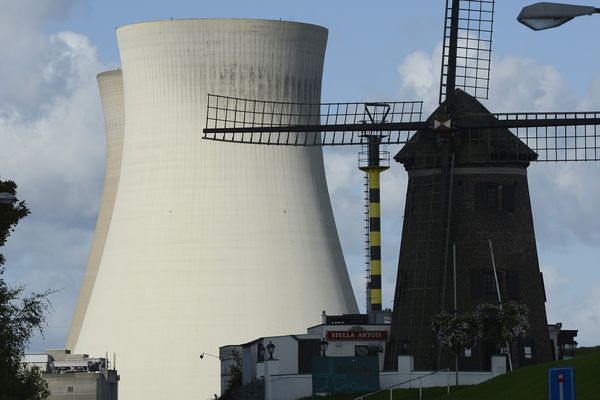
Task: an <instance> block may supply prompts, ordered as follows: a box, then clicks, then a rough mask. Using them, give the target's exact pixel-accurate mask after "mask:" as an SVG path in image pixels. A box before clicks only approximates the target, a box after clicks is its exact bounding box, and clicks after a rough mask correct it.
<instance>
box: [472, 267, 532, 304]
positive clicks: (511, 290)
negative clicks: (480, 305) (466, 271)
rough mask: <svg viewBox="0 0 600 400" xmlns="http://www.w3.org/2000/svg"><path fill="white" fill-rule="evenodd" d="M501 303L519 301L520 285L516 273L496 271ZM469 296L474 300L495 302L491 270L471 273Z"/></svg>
mask: <svg viewBox="0 0 600 400" xmlns="http://www.w3.org/2000/svg"><path fill="white" fill-rule="evenodd" d="M496 274H497V275H498V286H499V287H500V294H501V296H502V301H506V300H509V301H510V300H519V299H520V294H521V292H520V285H519V272H518V271H505V270H496ZM471 296H472V297H473V298H474V299H488V300H497V299H498V291H497V289H496V279H495V278H494V271H492V270H491V269H489V270H488V269H485V270H473V271H471Z"/></svg>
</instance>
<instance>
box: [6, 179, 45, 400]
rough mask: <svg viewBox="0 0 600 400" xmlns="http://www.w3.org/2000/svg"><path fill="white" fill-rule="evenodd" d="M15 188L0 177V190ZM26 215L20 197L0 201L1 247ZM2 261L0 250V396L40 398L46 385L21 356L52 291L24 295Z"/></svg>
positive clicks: (9, 399) (20, 399)
mask: <svg viewBox="0 0 600 400" xmlns="http://www.w3.org/2000/svg"><path fill="white" fill-rule="evenodd" d="M16 190H17V185H16V184H15V182H13V181H0V193H3V192H4V193H12V194H16ZM27 215H29V209H28V208H27V205H26V204H25V202H23V201H21V202H16V203H14V204H0V247H2V246H4V244H5V243H6V240H7V239H8V237H9V236H10V234H11V233H12V232H13V231H14V229H15V226H16V225H17V224H18V223H19V221H20V220H21V219H23V218H25V217H26V216H27ZM4 262H5V259H4V256H3V255H2V254H0V399H3V400H43V399H46V398H47V397H48V396H49V395H50V392H49V391H48V385H47V384H46V381H44V379H43V378H42V376H41V374H40V371H39V370H38V369H36V368H32V369H28V368H26V367H25V366H24V365H23V363H22V358H23V356H24V355H25V350H26V348H27V344H28V343H29V340H30V338H31V336H32V334H33V332H34V331H35V330H39V331H40V332H41V331H42V326H43V324H44V322H45V313H46V311H47V310H48V307H49V305H50V304H49V302H48V296H49V294H50V293H51V292H50V291H48V292H45V293H33V294H31V295H29V296H23V291H24V288H23V287H11V286H9V285H8V284H7V283H6V281H5V280H4V271H5V267H4Z"/></svg>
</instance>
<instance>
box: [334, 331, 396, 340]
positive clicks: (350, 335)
mask: <svg viewBox="0 0 600 400" xmlns="http://www.w3.org/2000/svg"><path fill="white" fill-rule="evenodd" d="M386 337H387V331H361V332H355V331H327V340H328V341H336V340H355V341H360V340H376V341H381V340H385V338H386Z"/></svg>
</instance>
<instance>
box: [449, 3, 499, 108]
mask: <svg viewBox="0 0 600 400" xmlns="http://www.w3.org/2000/svg"><path fill="white" fill-rule="evenodd" d="M493 25H494V0H446V15H445V19H444V38H443V50H442V70H441V78H440V94H439V102H440V104H441V103H442V102H443V101H444V100H445V99H446V97H447V94H449V93H453V91H454V89H455V88H460V89H463V90H464V91H465V92H467V93H469V94H471V95H472V96H474V97H476V98H479V99H487V98H488V93H489V81H490V67H491V65H490V64H491V54H492V32H493Z"/></svg>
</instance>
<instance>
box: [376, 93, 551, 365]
mask: <svg viewBox="0 0 600 400" xmlns="http://www.w3.org/2000/svg"><path fill="white" fill-rule="evenodd" d="M452 106H454V107H455V109H454V110H453V112H454V115H455V117H456V116H457V115H458V116H465V115H479V116H480V117H479V118H482V119H487V120H490V119H492V120H493V119H494V118H495V117H494V116H493V115H492V114H491V113H490V112H489V111H488V110H487V109H486V108H485V107H484V106H483V105H482V104H481V103H479V102H478V101H477V100H476V99H475V98H474V97H472V96H470V95H469V94H467V93H465V92H463V91H461V90H458V89H457V90H456V93H455V94H454V103H453V105H452ZM445 107H446V104H445V103H443V104H442V105H440V107H439V108H438V109H437V110H436V111H434V113H433V114H432V115H431V116H430V117H429V121H433V120H434V119H441V120H443V118H445V117H444V115H445V113H446V109H445ZM448 146H450V147H451V153H452V155H451V156H449V155H448V154H449V151H450V150H449V147H448ZM443 154H446V156H444V157H445V158H444V157H442V155H443ZM536 158H537V154H536V153H535V152H534V151H533V150H531V149H530V148H529V147H527V146H526V145H525V144H524V143H523V142H521V141H520V140H519V139H518V138H517V137H516V136H514V135H513V134H512V133H511V132H510V131H509V130H508V129H505V128H496V129H477V128H461V129H458V130H457V131H456V132H452V133H448V134H447V135H441V136H439V135H438V133H437V132H433V131H431V130H425V131H419V132H417V133H415V135H413V136H412V137H411V139H410V140H409V141H408V143H407V144H406V145H405V146H404V147H403V148H402V149H401V150H400V151H399V152H398V154H397V155H396V156H395V157H394V159H395V160H396V161H397V162H399V163H401V164H402V165H403V166H404V168H405V169H406V171H407V172H408V189H407V194H406V203H405V212H404V220H403V224H404V225H403V230H402V244H401V247H400V258H399V263H398V275H397V282H396V292H395V295H394V314H393V318H392V329H391V334H390V343H389V346H388V350H389V353H388V355H387V356H386V357H387V358H386V368H387V369H394V368H395V363H396V360H397V356H398V355H399V354H401V352H400V347H401V345H402V343H408V352H409V354H410V355H412V356H414V357H415V366H416V367H417V368H419V369H432V370H435V369H440V368H445V367H447V366H450V367H451V366H453V365H454V359H453V357H449V356H446V354H447V352H446V351H445V350H444V349H443V348H442V347H441V345H440V343H439V342H438V341H437V340H436V334H435V332H433V330H432V329H431V321H432V317H433V316H434V315H435V314H436V313H439V312H441V311H446V312H450V313H452V312H454V301H455V300H454V299H456V305H457V311H458V312H459V313H465V312H473V311H475V308H476V307H477V305H478V304H482V303H494V304H497V303H498V296H499V295H500V296H501V299H502V301H503V302H509V301H515V302H518V303H522V304H524V305H526V306H527V309H528V317H529V330H528V332H527V336H526V337H524V338H522V339H520V340H519V341H518V342H517V343H515V344H514V345H513V346H511V354H512V361H513V365H514V366H515V367H521V366H526V365H530V364H535V363H543V362H549V361H551V360H552V354H551V350H550V346H549V341H548V325H547V324H548V323H547V319H546V308H545V301H546V294H545V290H544V283H543V276H542V274H541V272H540V269H539V263H538V258H537V248H536V242H535V233H534V227H533V217H532V213H531V201H530V197H529V187H528V182H527V167H528V166H529V164H530V162H531V161H533V160H535V159H536ZM493 265H495V271H496V272H497V276H498V286H497V285H496V280H495V273H494V267H493ZM455 282H456V284H455ZM498 288H499V293H498V290H497V289H498ZM497 346H498V345H497V343H494V342H493V341H488V342H485V343H481V344H478V345H477V346H476V347H475V348H474V349H473V351H472V352H471V353H470V356H469V357H460V358H459V368H460V369H463V370H467V371H468V370H489V368H490V359H491V358H490V357H491V355H493V354H495V352H496V351H497Z"/></svg>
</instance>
